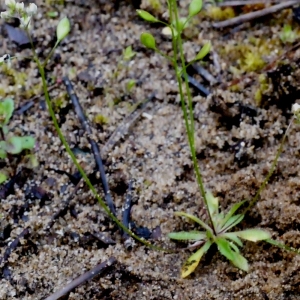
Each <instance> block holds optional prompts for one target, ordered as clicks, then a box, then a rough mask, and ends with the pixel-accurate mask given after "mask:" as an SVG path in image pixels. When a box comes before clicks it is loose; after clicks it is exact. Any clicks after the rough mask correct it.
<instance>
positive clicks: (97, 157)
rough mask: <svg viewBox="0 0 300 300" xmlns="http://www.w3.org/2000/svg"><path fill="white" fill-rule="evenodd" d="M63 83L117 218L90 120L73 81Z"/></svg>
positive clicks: (109, 204)
mask: <svg viewBox="0 0 300 300" xmlns="http://www.w3.org/2000/svg"><path fill="white" fill-rule="evenodd" d="M63 82H64V84H65V86H66V89H67V92H68V94H69V97H70V99H71V101H72V104H73V106H74V109H75V112H76V114H77V117H78V118H79V120H80V122H81V125H82V126H83V128H84V130H85V131H86V133H87V139H88V141H89V143H90V144H91V147H92V152H93V154H94V158H95V161H96V165H97V168H98V171H99V173H100V177H101V182H102V187H103V191H104V196H105V201H106V204H107V205H108V207H109V209H110V211H111V212H112V213H113V214H114V215H115V216H116V209H115V206H114V203H113V200H112V197H111V194H110V190H109V187H108V182H107V179H106V175H105V170H104V165H103V162H102V158H101V155H100V149H99V146H98V144H97V143H96V142H95V140H94V139H93V137H92V135H93V132H92V129H91V127H90V124H89V121H88V119H87V118H86V116H85V115H84V113H83V110H82V107H81V105H80V103H79V100H78V97H77V95H76V93H75V91H74V89H73V86H72V83H71V81H70V80H69V78H68V77H63Z"/></svg>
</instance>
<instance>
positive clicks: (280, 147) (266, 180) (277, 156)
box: [243, 117, 294, 215]
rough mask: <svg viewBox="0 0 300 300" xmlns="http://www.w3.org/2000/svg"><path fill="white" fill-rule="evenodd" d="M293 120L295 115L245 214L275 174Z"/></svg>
mask: <svg viewBox="0 0 300 300" xmlns="http://www.w3.org/2000/svg"><path fill="white" fill-rule="evenodd" d="M293 121H294V117H293V118H292V120H291V121H290V123H289V125H288V127H287V129H286V131H285V133H284V136H283V138H282V140H281V143H280V146H279V148H278V150H277V153H276V156H275V159H274V160H273V162H272V165H271V168H270V170H269V172H268V174H267V176H266V178H265V180H264V181H263V183H262V184H261V185H260V187H259V189H258V191H257V192H256V194H255V196H254V198H253V199H252V200H251V201H250V203H249V205H248V206H247V208H246V209H245V210H244V211H243V214H244V215H245V214H246V212H247V211H248V210H249V209H250V208H251V207H252V206H253V205H254V204H255V203H256V201H257V200H258V198H259V196H260V194H261V192H262V191H263V190H264V189H265V187H266V185H267V184H268V181H269V179H270V177H271V176H272V175H273V173H274V171H275V168H276V166H277V162H278V159H279V156H280V154H281V153H282V151H283V146H284V143H285V140H286V137H287V135H288V132H289V129H290V127H291V125H292V123H293Z"/></svg>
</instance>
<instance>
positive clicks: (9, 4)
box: [5, 0, 16, 9]
mask: <svg viewBox="0 0 300 300" xmlns="http://www.w3.org/2000/svg"><path fill="white" fill-rule="evenodd" d="M5 5H6V6H7V7H9V8H10V9H14V8H15V6H16V1H15V0H5Z"/></svg>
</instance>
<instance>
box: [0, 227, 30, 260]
mask: <svg viewBox="0 0 300 300" xmlns="http://www.w3.org/2000/svg"><path fill="white" fill-rule="evenodd" d="M29 233H30V232H29V228H25V229H23V231H22V232H21V233H20V234H19V235H18V236H17V237H16V238H15V239H14V240H13V241H12V242H11V243H10V244H9V246H8V247H7V248H6V250H5V252H4V254H3V257H1V258H0V264H2V262H6V261H7V260H8V258H9V257H10V255H11V253H12V252H13V251H14V250H15V249H16V248H17V247H18V245H19V243H20V239H24V238H26V237H27V236H28V235H29Z"/></svg>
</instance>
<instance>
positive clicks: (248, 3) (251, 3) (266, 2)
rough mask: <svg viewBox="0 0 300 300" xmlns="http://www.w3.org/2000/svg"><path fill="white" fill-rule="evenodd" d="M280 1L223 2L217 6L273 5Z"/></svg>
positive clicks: (248, 0) (246, 0) (247, 0)
mask: <svg viewBox="0 0 300 300" xmlns="http://www.w3.org/2000/svg"><path fill="white" fill-rule="evenodd" d="M280 2H282V0H245V1H223V2H221V3H218V4H217V5H218V6H244V5H253V4H273V3H280Z"/></svg>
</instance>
